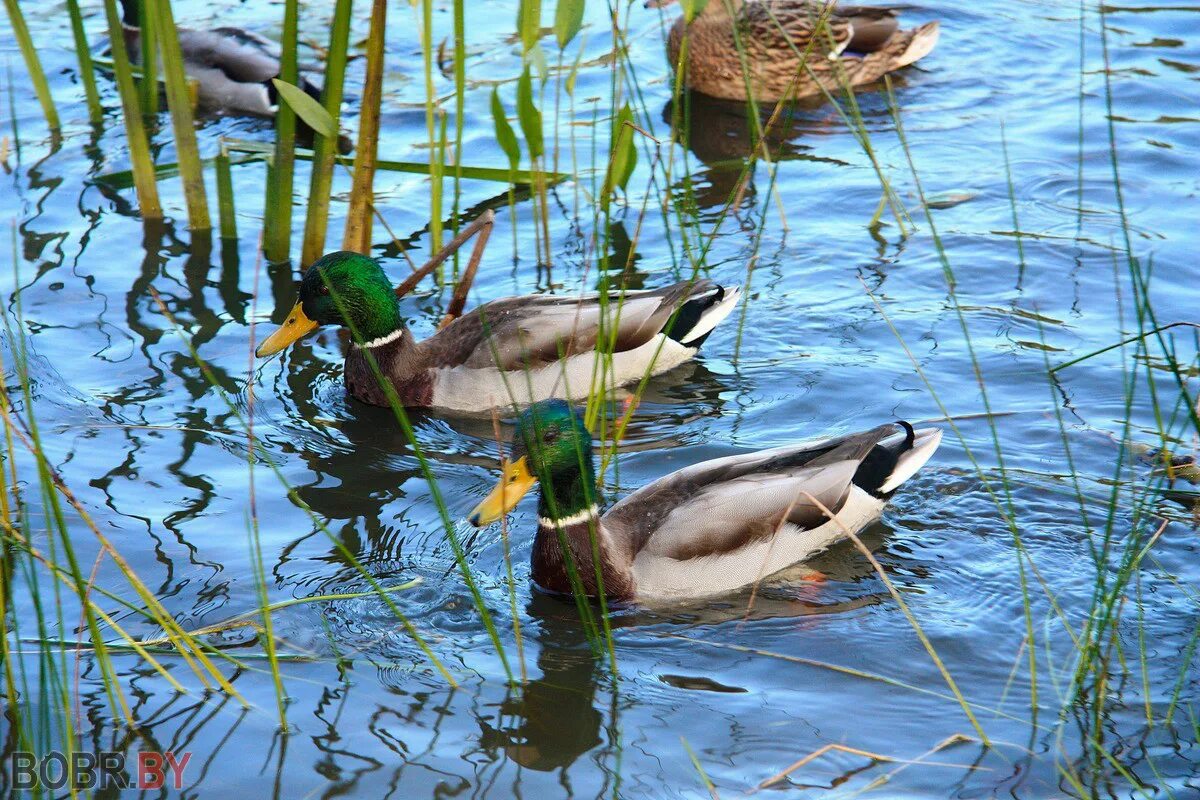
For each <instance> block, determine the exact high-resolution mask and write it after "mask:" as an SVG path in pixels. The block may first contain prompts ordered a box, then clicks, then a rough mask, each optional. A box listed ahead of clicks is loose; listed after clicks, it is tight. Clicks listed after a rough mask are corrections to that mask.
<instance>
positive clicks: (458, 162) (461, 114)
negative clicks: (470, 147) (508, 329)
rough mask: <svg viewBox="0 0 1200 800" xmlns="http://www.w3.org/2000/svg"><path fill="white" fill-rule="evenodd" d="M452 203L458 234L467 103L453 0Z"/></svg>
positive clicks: (460, 14) (463, 35)
mask: <svg viewBox="0 0 1200 800" xmlns="http://www.w3.org/2000/svg"><path fill="white" fill-rule="evenodd" d="M451 13H452V15H453V18H454V202H453V204H452V205H451V211H450V220H451V231H452V232H453V233H454V234H456V235H457V234H458V217H459V210H458V209H459V205H458V204H459V201H460V199H461V193H462V162H463V149H462V146H463V130H464V128H465V127H466V126H465V124H464V123H465V121H466V120H465V119H464V118H465V116H466V102H467V64H466V61H467V20H466V13H467V12H466V7H465V3H464V0H454V6H453V8H452V10H451ZM454 274H455V275H456V276H457V275H458V253H457V252H456V253H455V254H454Z"/></svg>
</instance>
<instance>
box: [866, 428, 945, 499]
mask: <svg viewBox="0 0 1200 800" xmlns="http://www.w3.org/2000/svg"><path fill="white" fill-rule="evenodd" d="M900 424H901V425H903V426H904V429H905V441H904V446H903V449H902V450H901V451H900V453H899V455H898V456H897V457H896V465H895V466H894V467H892V471H891V473H890V474H889V475H888V476H887V478H886V479H884V481H883V484H882V485H881V486H880V487H879V489H878V490H877V492H878V493H879V494H881V495H888V494H891V493H892V492H894V491H896V490H897V489H899V488H900V485H901V484H903V483H904V482H905V481H907V480H908V479H909V478H911V477H912V476H913V475H916V474H917V470H919V469H920V468H921V467H923V466H925V462H927V461H929V459H930V458H931V457H932V456H933V453H934V451H936V450H937V449H938V445H939V444H941V443H942V431H941V429H940V428H922V429H921V430H919V431H917V430H913V427H912V426H911V425H909V424H908V423H907V422H902V423H900Z"/></svg>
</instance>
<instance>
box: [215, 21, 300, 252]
mask: <svg viewBox="0 0 1200 800" xmlns="http://www.w3.org/2000/svg"><path fill="white" fill-rule="evenodd" d="M299 25H300V3H299V1H298V0H285V2H284V6H283V36H282V39H281V41H280V43H279V46H280V56H279V79H280V80H282V81H284V82H286V83H290V84H292V85H293V86H295V85H297V83H298V81H299V77H300V75H299V68H298V66H297V62H296V41H297V37H298V30H299ZM295 164H296V112H295V111H294V110H293V109H292V107H291V105H289V104H288V103H285V102H282V101H281V102H279V103H278V109H277V110H276V112H275V155H274V158H273V160H272V169H271V176H270V181H269V184H268V190H267V191H268V196H269V197H268V201H267V204H266V209H265V211H264V213H263V254H264V255H265V256H266V258H267V260H268V261H272V262H278V261H286V260H287V259H288V257H289V256H290V255H291V249H292V196H293V194H294V186H295ZM222 224H224V221H223V220H222Z"/></svg>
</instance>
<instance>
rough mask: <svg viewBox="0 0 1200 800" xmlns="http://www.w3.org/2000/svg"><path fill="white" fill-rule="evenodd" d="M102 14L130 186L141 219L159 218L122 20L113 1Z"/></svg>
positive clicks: (108, 0)
mask: <svg viewBox="0 0 1200 800" xmlns="http://www.w3.org/2000/svg"><path fill="white" fill-rule="evenodd" d="M104 11H105V16H106V17H107V19H108V42H109V47H110V49H111V50H112V70H113V77H114V78H115V79H116V82H117V93H118V94H119V95H120V96H121V109H122V111H123V114H124V118H125V138H126V141H127V142H128V146H129V161H130V163H131V164H132V169H131V173H132V178H133V185H134V187H135V188H136V189H137V198H138V206H139V208H140V210H141V212H142V216H143V217H144V218H146V219H161V218H162V205H160V203H159V201H158V184H157V183H155V176H154V159H153V158H151V156H150V142H149V140H148V139H147V138H146V127H145V124H144V123H143V121H142V111H141V106H140V105H139V103H138V96H137V87H136V86H134V83H133V73H132V71H131V70H130V64H129V54H128V53H127V52H126V51H125V35H124V33H123V32H122V28H121V17H120V16H119V15H118V14H117V3H116V0H104Z"/></svg>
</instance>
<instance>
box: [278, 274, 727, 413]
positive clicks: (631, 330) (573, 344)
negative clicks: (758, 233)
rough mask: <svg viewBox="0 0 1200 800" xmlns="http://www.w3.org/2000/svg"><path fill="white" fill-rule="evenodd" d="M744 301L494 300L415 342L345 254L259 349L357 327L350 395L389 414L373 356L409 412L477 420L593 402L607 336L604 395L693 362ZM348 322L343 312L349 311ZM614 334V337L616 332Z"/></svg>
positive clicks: (382, 287) (625, 297)
mask: <svg viewBox="0 0 1200 800" xmlns="http://www.w3.org/2000/svg"><path fill="white" fill-rule="evenodd" d="M738 296H739V291H738V289H737V288H736V287H734V288H727V287H723V286H718V285H717V284H715V283H713V282H712V281H710V280H706V279H701V280H696V281H690V282H689V281H684V282H682V283H676V284H672V285H671V286H666V287H663V288H662V289H654V290H649V291H637V292H632V291H630V292H625V293H623V294H621V295H614V296H612V297H611V298H609V300H608V302H609V304H610V305H609V307H608V308H607V310H606V309H605V308H603V307H602V306H601V303H600V297H599V296H598V295H595V294H588V295H584V296H582V297H579V296H575V297H552V296H542V295H526V296H524V297H508V298H503V299H500V300H493V301H491V302H490V303H485V304H484V305H481V306H479V307H478V308H475V309H474V310H472V311H470V312H468V313H466V314H464V315H463V316H461V317H458V318H457V319H455V320H453V321H452V322H450V323H449V324H448V325H446V326H445V327H443V328H442V329H441V330H439V331H438V332H437V333H435V334H434V335H433V336H431V337H429V338H428V339H425V340H424V341H421V342H418V341H416V340H415V339H414V338H413V335H412V334H411V333H409V331H408V329H407V328H406V327H405V325H404V320H403V319H402V318H401V316H400V308H399V305H398V303H397V297H396V294H395V292H394V291H393V289H392V285H391V283H390V282H389V281H388V279H387V276H386V275H384V273H383V269H382V268H381V267H380V266H379V264H378V262H376V261H375V260H374V259H373V258H369V257H367V256H364V255H361V254H359V253H352V252H348V251H342V252H336V253H329V254H328V255H325V256H323V257H322V258H321V259H320V260H318V261H317V262H316V263H314V264H313V265H312V266H311V267H309V269H308V270H307V272H305V274H304V278H303V280H302V281H301V284H300V297H299V299H298V300H297V302H296V305H295V307H294V308H292V310H291V312H289V313H288V316H287V321H286V322H284V324H283V325H282V326H281V327H280V328H279V329H278V330H277V331H275V332H274V333H273V334H271V336H270V337H268V338H267V339H266V341H264V342H263V343H262V344H261V345H260V346H259V348H258V350H257V351H256V352H257V354H258V355H259V356H260V357H265V356H269V355H272V354H274V353H277V352H279V351H280V350H282V349H283V348H285V347H287V346H288V345H289V344H291V343H292V342H294V341H296V340H297V339H299V338H300V337H302V336H304V335H306V334H308V333H309V332H311V331H313V330H315V329H316V328H317V327H318V326H320V325H338V326H341V327H346V328H349V330H350V335H351V339H352V343H351V345H350V349H349V351H348V352H347V354H346V366H345V380H346V391H347V392H349V393H350V394H351V395H352V396H353V397H356V398H358V399H359V400H361V401H363V402H364V403H370V404H371V405H377V406H387V405H389V402H388V396H387V393H386V389H385V388H383V387H381V386H380V385H379V383H378V382H377V381H376V378H375V372H374V370H373V368H372V365H371V362H370V361H369V360H368V358H367V353H370V354H371V356H373V357H374V361H375V363H376V364H377V365H378V368H379V370H380V372H382V374H383V375H384V376H386V378H387V380H388V383H389V384H390V385H391V388H392V389H394V390H395V393H396V395H397V396H398V398H399V400H400V402H401V403H402V404H404V405H405V406H408V407H433V408H441V409H446V410H450V411H460V412H481V411H488V410H490V409H493V408H501V407H507V406H510V405H512V404H513V403H517V404H520V405H527V404H528V403H531V402H534V401H537V400H544V399H546V398H550V397H567V396H569V394H570V393H572V392H576V393H579V394H580V395H583V394H586V393H587V391H588V388H589V386H590V385H591V382H592V379H593V374H594V372H595V367H596V360H597V358H600V357H601V356H600V354H599V353H598V352H597V345H598V342H599V341H602V340H601V339H600V337H601V336H603V337H604V340H603V342H604V345H603V346H604V349H605V351H606V352H607V350H608V349H609V348H608V343H609V342H611V345H612V347H611V349H612V358H611V361H610V360H609V358H608V356H607V354H606V355H604V356H603V361H602V363H603V365H604V368H605V369H606V373H605V385H609V386H622V385H625V384H629V383H633V382H634V381H638V380H640V379H641V378H642V377H643V376H644V375H645V374H646V373H647V371H650V372H651V374H654V375H657V374H659V373H662V372H666V371H667V370H669V369H671V368H673V367H676V366H678V365H680V364H682V363H684V362H685V361H688V360H689V359H691V358H692V356H694V355H695V354H696V351H697V350H698V349H699V347H700V345H701V344H703V343H704V340H705V339H707V338H708V335H709V334H710V333H711V332H712V330H713V328H715V327H716V326H717V323H719V322H720V321H721V320H723V319H725V317H726V316H727V315H728V314H729V312H730V311H732V310H733V307H734V306H735V305H736V304H737V301H738ZM343 312H344V313H343ZM614 326H615V328H614Z"/></svg>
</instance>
